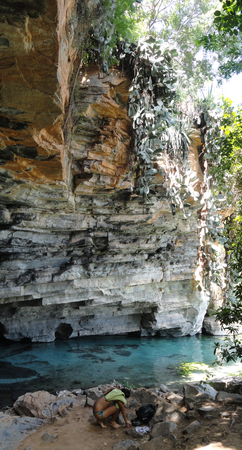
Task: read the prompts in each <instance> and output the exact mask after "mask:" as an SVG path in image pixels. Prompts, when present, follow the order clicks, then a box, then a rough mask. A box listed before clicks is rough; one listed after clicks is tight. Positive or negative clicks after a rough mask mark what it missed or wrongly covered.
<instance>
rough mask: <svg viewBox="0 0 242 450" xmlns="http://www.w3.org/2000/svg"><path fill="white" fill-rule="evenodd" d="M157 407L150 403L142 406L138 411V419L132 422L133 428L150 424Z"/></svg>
mask: <svg viewBox="0 0 242 450" xmlns="http://www.w3.org/2000/svg"><path fill="white" fill-rule="evenodd" d="M156 410H157V406H155V405H152V404H151V403H148V404H147V405H144V406H141V407H140V408H139V409H137V410H136V416H137V418H135V419H133V420H131V422H132V425H133V426H138V425H142V424H144V423H149V421H150V420H151V419H152V417H153V416H154V415H155V413H156Z"/></svg>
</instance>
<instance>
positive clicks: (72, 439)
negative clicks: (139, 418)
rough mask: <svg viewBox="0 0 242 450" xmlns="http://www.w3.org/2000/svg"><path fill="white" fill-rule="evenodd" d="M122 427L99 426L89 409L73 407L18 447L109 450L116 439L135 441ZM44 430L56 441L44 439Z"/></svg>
mask: <svg viewBox="0 0 242 450" xmlns="http://www.w3.org/2000/svg"><path fill="white" fill-rule="evenodd" d="M127 412H128V410H127ZM126 430H127V428H126V426H122V427H121V426H120V428H118V429H114V428H112V427H111V426H110V425H108V424H107V427H106V428H103V429H102V428H101V427H100V426H99V425H98V424H97V422H96V420H95V419H94V417H93V414H92V408H90V407H85V408H82V409H80V408H75V409H74V411H69V412H68V416H67V417H65V418H58V419H57V420H56V421H54V423H52V424H46V425H44V426H43V427H41V428H40V429H39V430H38V431H36V432H35V433H33V434H31V435H29V436H28V437H27V438H26V439H25V440H24V441H23V442H22V443H21V444H20V445H19V447H18V450H25V449H26V448H28V447H30V448H31V450H43V449H45V450H50V449H51V450H67V449H68V450H102V449H106V450H111V449H112V447H113V445H114V444H115V443H116V442H118V441H121V440H124V439H132V440H135V439H134V438H131V437H129V436H127V434H126V433H125V431H126ZM46 432H48V433H50V434H51V435H55V434H56V435H57V437H56V441H55V442H52V443H46V442H44V441H43V439H42V436H43V435H44V434H45V433H46ZM142 440H144V439H143V438H142ZM145 440H147V438H146V439H145ZM139 442H140V439H139Z"/></svg>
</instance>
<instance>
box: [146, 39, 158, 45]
mask: <svg viewBox="0 0 242 450" xmlns="http://www.w3.org/2000/svg"><path fill="white" fill-rule="evenodd" d="M145 42H146V44H154V43H155V42H156V39H155V38H153V37H150V38H149V39H147V40H146V41H145Z"/></svg>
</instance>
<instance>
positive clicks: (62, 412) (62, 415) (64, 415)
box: [58, 408, 68, 417]
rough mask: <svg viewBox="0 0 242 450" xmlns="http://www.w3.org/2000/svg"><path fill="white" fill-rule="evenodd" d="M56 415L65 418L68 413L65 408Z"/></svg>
mask: <svg viewBox="0 0 242 450" xmlns="http://www.w3.org/2000/svg"><path fill="white" fill-rule="evenodd" d="M58 414H59V415H60V416H61V417H66V416H67V415H68V412H67V410H66V409H65V408H62V409H59V411H58Z"/></svg>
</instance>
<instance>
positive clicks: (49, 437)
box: [41, 433, 57, 442]
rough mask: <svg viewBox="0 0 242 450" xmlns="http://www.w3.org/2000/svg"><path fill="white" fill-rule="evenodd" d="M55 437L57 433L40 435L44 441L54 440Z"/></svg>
mask: <svg viewBox="0 0 242 450" xmlns="http://www.w3.org/2000/svg"><path fill="white" fill-rule="evenodd" d="M56 438H57V434H50V433H45V434H43V436H41V439H42V440H43V441H44V442H55V441H56Z"/></svg>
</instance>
